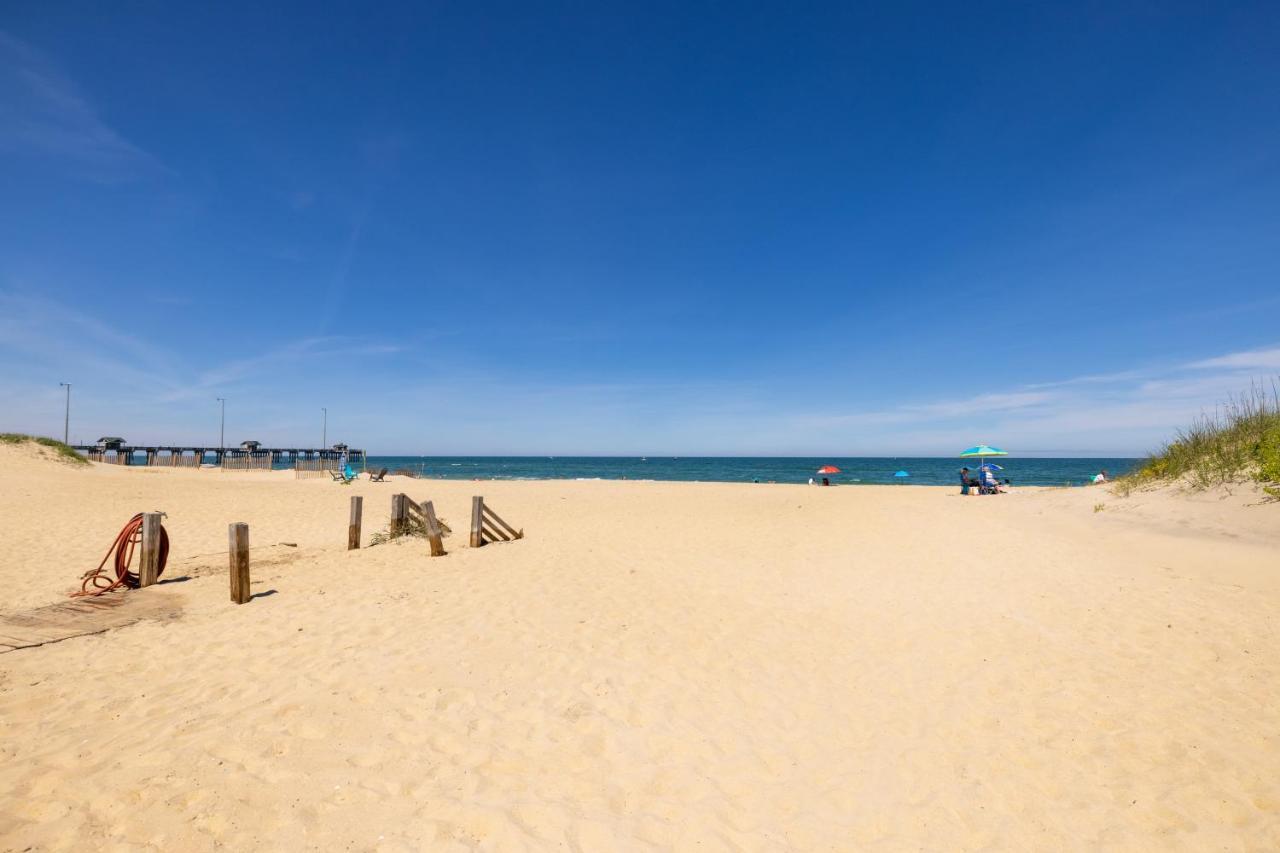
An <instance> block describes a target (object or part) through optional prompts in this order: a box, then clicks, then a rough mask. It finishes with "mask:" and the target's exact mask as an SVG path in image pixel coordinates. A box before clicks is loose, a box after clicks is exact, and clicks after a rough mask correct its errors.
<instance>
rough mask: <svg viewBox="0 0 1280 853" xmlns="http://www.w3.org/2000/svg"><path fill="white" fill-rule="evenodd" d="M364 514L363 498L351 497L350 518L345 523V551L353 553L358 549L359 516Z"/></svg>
mask: <svg viewBox="0 0 1280 853" xmlns="http://www.w3.org/2000/svg"><path fill="white" fill-rule="evenodd" d="M363 512H364V498H362V497H360V496H359V495H352V496H351V518H350V519H348V521H347V550H348V551H354V550H355V549H357V548H359V547H360V516H361V515H362V514H363Z"/></svg>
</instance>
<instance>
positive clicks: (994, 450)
mask: <svg viewBox="0 0 1280 853" xmlns="http://www.w3.org/2000/svg"><path fill="white" fill-rule="evenodd" d="M1008 455H1009V454H1008V453H1006V452H1005V451H1003V450H1001V449H1000V448H998V447H988V446H987V445H985V444H979V445H978V446H977V447H970V448H969V449H968V450H966V451H964V452H963V453H961V454H960V458H961V459H969V458H971V457H974V456H976V457H978V461H979V463H981V461H982V459H983V458H984V457H987V456H1008ZM978 467H979V468H981V467H982V465H981V464H979V465H978Z"/></svg>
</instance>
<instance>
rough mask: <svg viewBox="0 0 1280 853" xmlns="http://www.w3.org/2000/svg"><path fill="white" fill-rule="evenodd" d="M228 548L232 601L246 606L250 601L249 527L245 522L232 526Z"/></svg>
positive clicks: (228, 534)
mask: <svg viewBox="0 0 1280 853" xmlns="http://www.w3.org/2000/svg"><path fill="white" fill-rule="evenodd" d="M227 546H228V550H229V552H230V554H231V600H232V601H234V602H235V603H236V604H244V603H245V602H247V601H248V600H249V525H247V524H245V523H244V522H243V521H239V522H236V523H235V524H232V525H230V526H229V527H228V528H227Z"/></svg>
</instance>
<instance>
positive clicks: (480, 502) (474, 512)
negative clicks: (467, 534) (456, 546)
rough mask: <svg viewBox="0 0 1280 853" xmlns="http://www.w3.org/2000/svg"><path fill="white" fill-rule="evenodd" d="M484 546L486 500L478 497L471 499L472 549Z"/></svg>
mask: <svg viewBox="0 0 1280 853" xmlns="http://www.w3.org/2000/svg"><path fill="white" fill-rule="evenodd" d="M483 544H484V498H483V497H481V496H480V495H476V496H475V497H473V498H472V499H471V547H472V548H479V547H480V546H481V545H483Z"/></svg>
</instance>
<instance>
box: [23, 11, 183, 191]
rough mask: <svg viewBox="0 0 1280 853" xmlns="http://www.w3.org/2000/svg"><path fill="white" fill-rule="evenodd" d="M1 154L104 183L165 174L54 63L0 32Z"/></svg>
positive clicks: (164, 170)
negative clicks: (59, 166) (27, 158)
mask: <svg viewBox="0 0 1280 853" xmlns="http://www.w3.org/2000/svg"><path fill="white" fill-rule="evenodd" d="M0 151H5V152H8V153H10V154H25V155H34V156H38V157H42V158H48V159H51V160H53V161H55V162H58V163H60V164H62V165H64V166H65V167H66V168H68V169H69V170H70V171H71V172H73V173H74V174H75V175H77V176H79V177H83V178H86V179H89V180H94V181H99V182H103V183H115V182H119V181H126V180H132V179H135V178H139V177H145V176H148V175H154V174H159V173H163V172H167V171H168V169H166V167H165V166H164V165H163V164H161V162H160V161H159V160H158V159H157V158H156V157H154V156H153V155H152V154H150V153H148V152H147V151H145V150H143V149H142V148H140V147H139V146H138V145H136V144H134V143H133V142H131V141H129V140H128V139H126V138H125V137H124V136H123V135H121V134H120V133H119V132H118V131H117V130H115V129H114V128H113V127H111V126H110V125H109V124H108V123H107V122H106V121H105V120H104V119H103V118H102V117H101V116H100V115H99V114H98V110H97V109H96V108H95V107H94V106H93V104H91V103H90V102H89V100H88V99H87V98H86V97H85V96H84V94H83V93H82V92H81V91H80V88H79V87H78V86H77V85H76V84H75V82H74V81H73V80H71V78H70V77H68V76H67V75H66V74H65V73H64V72H63V71H62V69H61V68H59V67H58V65H57V64H56V63H55V62H54V61H53V60H51V59H50V58H49V57H48V56H46V55H45V54H44V53H42V52H41V51H39V50H37V49H36V48H34V47H32V46H30V45H28V44H26V43H24V42H22V41H20V40H19V39H16V38H14V37H13V36H11V35H9V34H7V33H5V32H3V31H0Z"/></svg>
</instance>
